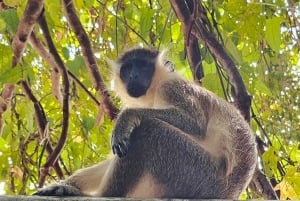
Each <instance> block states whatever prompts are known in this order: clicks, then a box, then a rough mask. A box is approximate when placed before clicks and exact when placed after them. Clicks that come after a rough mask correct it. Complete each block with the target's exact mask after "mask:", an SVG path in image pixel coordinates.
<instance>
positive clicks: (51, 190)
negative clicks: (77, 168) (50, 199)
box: [33, 184, 82, 196]
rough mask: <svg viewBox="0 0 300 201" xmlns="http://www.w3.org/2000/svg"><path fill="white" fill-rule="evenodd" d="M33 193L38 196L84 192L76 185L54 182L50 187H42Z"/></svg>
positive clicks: (72, 194)
mask: <svg viewBox="0 0 300 201" xmlns="http://www.w3.org/2000/svg"><path fill="white" fill-rule="evenodd" d="M33 195H38V196H80V195H82V193H81V192H80V190H79V189H78V188H76V187H74V186H71V185H67V184H52V185H50V186H48V187H45V188H41V189H39V190H38V191H37V192H35V193H34V194H33Z"/></svg>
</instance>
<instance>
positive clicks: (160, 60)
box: [157, 48, 175, 72]
mask: <svg viewBox="0 0 300 201" xmlns="http://www.w3.org/2000/svg"><path fill="white" fill-rule="evenodd" d="M167 53H168V49H167V48H165V49H163V50H162V51H161V52H160V53H159V55H158V57H157V64H158V66H163V67H165V68H166V69H167V70H168V71H169V72H174V71H175V68H174V64H173V63H172V62H171V61H169V60H168V59H167V56H166V55H167Z"/></svg>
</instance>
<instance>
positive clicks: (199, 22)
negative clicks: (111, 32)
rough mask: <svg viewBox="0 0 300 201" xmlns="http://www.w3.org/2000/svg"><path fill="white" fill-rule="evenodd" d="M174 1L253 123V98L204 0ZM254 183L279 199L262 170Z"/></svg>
mask: <svg viewBox="0 0 300 201" xmlns="http://www.w3.org/2000/svg"><path fill="white" fill-rule="evenodd" d="M170 3H171V5H172V7H173V10H174V11H175V13H176V15H177V17H178V19H179V20H180V21H181V22H182V27H183V30H184V33H188V34H189V32H187V27H189V29H190V32H191V34H192V35H193V36H194V37H196V38H197V39H198V40H199V41H200V42H202V44H203V45H205V46H207V48H208V50H209V51H210V53H211V54H212V55H213V57H214V58H216V59H217V61H218V62H219V63H220V64H221V67H222V68H223V69H224V70H225V71H226V73H227V75H228V76H229V79H230V81H231V84H232V85H233V93H232V96H233V97H234V100H235V104H236V106H237V108H238V109H239V110H240V111H241V113H242V114H243V116H244V118H245V119H246V120H247V121H248V122H250V106H251V97H250V96H249V94H248V93H247V90H246V87H245V84H244V82H243V80H242V77H241V75H240V73H239V71H238V69H237V66H236V65H235V63H234V62H233V60H232V59H231V58H230V57H229V56H228V54H227V53H226V51H225V49H224V47H223V46H222V45H221V44H220V43H219V42H218V40H217V39H216V37H215V34H214V31H213V30H212V27H211V25H210V21H209V19H208V17H207V14H206V9H205V8H204V7H203V5H202V4H201V2H198V1H194V0H170ZM191 5H194V6H192V7H193V11H194V13H191ZM195 5H197V6H195ZM193 15H194V16H193ZM192 16H193V17H192ZM251 186H255V187H256V188H255V189H258V190H259V191H260V192H261V193H262V194H263V196H264V197H265V198H266V199H277V196H276V193H275V192H274V190H273V188H272V186H271V184H270V183H269V181H268V180H267V178H266V177H265V175H264V174H263V173H262V172H261V171H260V170H259V169H257V171H256V173H255V175H254V178H253V181H252V182H251Z"/></svg>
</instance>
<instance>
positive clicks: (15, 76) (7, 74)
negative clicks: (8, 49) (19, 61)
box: [0, 66, 23, 84]
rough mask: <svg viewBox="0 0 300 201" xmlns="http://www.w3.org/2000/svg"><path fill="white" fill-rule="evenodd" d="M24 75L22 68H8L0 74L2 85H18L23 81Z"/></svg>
mask: <svg viewBox="0 0 300 201" xmlns="http://www.w3.org/2000/svg"><path fill="white" fill-rule="evenodd" d="M22 76H23V73H22V69H21V68H20V67H18V66H17V67H14V68H7V69H5V71H3V72H1V74H0V84H5V83H17V82H18V81H20V80H21V79H22Z"/></svg>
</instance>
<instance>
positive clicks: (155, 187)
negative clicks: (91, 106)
mask: <svg viewBox="0 0 300 201" xmlns="http://www.w3.org/2000/svg"><path fill="white" fill-rule="evenodd" d="M114 162H115V164H114V165H113V166H112V168H111V172H110V174H108V177H107V178H108V179H106V180H105V181H104V182H103V183H102V184H103V185H101V188H100V189H99V194H98V196H101V197H134V198H201V197H202V198H212V197H214V196H215V198H218V197H220V195H219V194H220V185H221V184H222V183H218V182H217V181H216V180H217V171H218V170H217V166H218V161H217V160H216V159H215V158H213V157H210V155H209V153H207V152H206V151H205V150H204V149H203V148H202V147H200V146H199V144H198V143H197V142H196V141H195V140H193V139H192V138H191V136H190V135H188V134H186V133H184V132H182V131H181V130H180V129H178V128H176V127H174V126H172V125H170V124H168V123H166V122H164V121H161V120H159V119H145V120H144V121H142V122H141V124H140V126H139V127H137V128H136V129H135V130H134V131H133V133H132V137H131V148H130V149H129V150H128V153H127V155H126V156H124V157H122V158H118V157H116V158H115V161H114ZM202 189H203V192H202Z"/></svg>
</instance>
